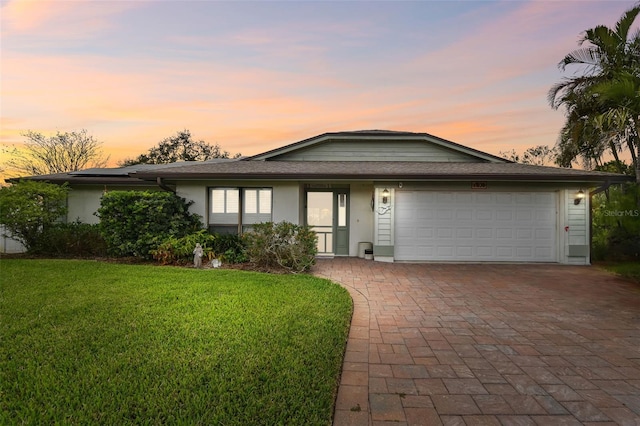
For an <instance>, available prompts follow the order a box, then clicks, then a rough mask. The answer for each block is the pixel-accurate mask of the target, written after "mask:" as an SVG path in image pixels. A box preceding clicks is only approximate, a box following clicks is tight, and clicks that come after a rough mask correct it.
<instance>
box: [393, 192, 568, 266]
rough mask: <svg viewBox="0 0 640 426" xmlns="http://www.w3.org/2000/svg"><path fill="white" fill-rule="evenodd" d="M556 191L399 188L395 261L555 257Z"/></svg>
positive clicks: (539, 259)
mask: <svg viewBox="0 0 640 426" xmlns="http://www.w3.org/2000/svg"><path fill="white" fill-rule="evenodd" d="M557 198H558V197H557V194H556V193H555V192H471V191H468V192H463V191H460V192H457V191H417V190H414V191H396V200H395V214H394V216H395V218H394V222H395V226H394V228H395V231H394V233H395V249H394V257H395V260H404V261H480V262H486V261H491V262H556V261H557V241H556V239H557V226H556V223H557V218H556V216H557Z"/></svg>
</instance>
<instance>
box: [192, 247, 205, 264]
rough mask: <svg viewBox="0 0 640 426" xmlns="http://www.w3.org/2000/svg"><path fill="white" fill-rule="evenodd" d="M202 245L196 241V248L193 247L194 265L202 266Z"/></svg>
mask: <svg viewBox="0 0 640 426" xmlns="http://www.w3.org/2000/svg"><path fill="white" fill-rule="evenodd" d="M202 255H203V251H202V246H201V245H200V243H196V248H194V249H193V265H194V266H195V267H196V268H198V269H199V268H202Z"/></svg>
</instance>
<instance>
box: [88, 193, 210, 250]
mask: <svg viewBox="0 0 640 426" xmlns="http://www.w3.org/2000/svg"><path fill="white" fill-rule="evenodd" d="M192 203H193V202H187V201H186V200H185V199H184V198H181V197H178V196H177V195H175V194H173V193H170V192H151V191H113V192H108V193H106V194H105V195H104V196H103V197H102V202H101V206H100V208H99V209H98V211H97V213H96V214H97V216H98V217H99V218H100V230H101V232H102V236H103V237H104V239H105V241H106V242H107V247H108V249H109V252H110V253H112V254H114V255H116V256H132V255H133V256H138V257H142V258H150V250H155V249H157V248H158V246H159V245H160V244H161V243H162V242H163V241H165V240H167V239H168V238H169V237H175V238H181V237H184V236H185V235H188V234H190V233H193V232H195V231H197V230H199V229H202V223H201V222H200V217H199V216H198V215H195V214H192V213H190V212H189V206H190V205H191V204H192Z"/></svg>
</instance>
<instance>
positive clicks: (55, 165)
mask: <svg viewBox="0 0 640 426" xmlns="http://www.w3.org/2000/svg"><path fill="white" fill-rule="evenodd" d="M23 136H24V137H25V138H26V141H25V143H24V146H23V147H19V148H13V149H11V150H8V152H7V153H6V154H7V156H8V158H9V159H8V160H7V161H6V166H5V169H6V171H7V172H9V173H11V174H13V175H17V176H33V175H48V174H54V173H66V172H74V171H77V170H82V169H85V168H88V167H104V166H105V165H106V163H107V161H108V157H104V156H103V154H102V151H101V145H102V142H100V141H98V140H97V139H96V138H94V137H93V136H92V135H90V134H89V133H88V132H87V130H85V129H82V130H80V131H73V132H56V134H55V135H53V136H45V135H43V134H42V133H39V132H34V131H31V130H29V131H27V132H26V133H24V134H23Z"/></svg>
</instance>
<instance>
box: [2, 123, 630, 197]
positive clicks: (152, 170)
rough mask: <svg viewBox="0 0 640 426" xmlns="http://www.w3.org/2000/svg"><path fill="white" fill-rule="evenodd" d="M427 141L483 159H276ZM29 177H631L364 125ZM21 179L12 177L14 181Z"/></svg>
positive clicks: (106, 180) (146, 181)
mask: <svg viewBox="0 0 640 426" xmlns="http://www.w3.org/2000/svg"><path fill="white" fill-rule="evenodd" d="M345 138H346V139H350V138H351V140H355V141H358V142H359V141H363V142H367V141H372V140H377V141H379V140H384V141H389V143H392V142H393V141H399V140H405V141H406V140H411V141H425V142H428V143H434V144H436V145H440V146H443V147H446V148H448V149H453V150H456V151H458V152H462V153H465V154H467V155H471V156H473V157H475V158H477V159H478V160H479V162H430V161H424V162H421V161H394V160H393V158H390V159H389V160H388V161H299V160H298V161H296V160H288V161H277V157H278V156H280V155H282V154H286V153H289V152H292V151H295V150H298V149H307V148H309V147H311V146H314V145H317V144H322V143H325V142H327V141H336V140H345ZM28 179H31V180H40V181H49V182H52V183H64V182H68V183H70V184H72V185H74V184H77V185H82V184H89V185H96V184H97V185H102V184H105V185H106V184H111V185H147V186H148V185H150V184H151V182H154V184H155V183H156V182H158V183H161V182H160V180H166V181H170V182H175V181H179V180H213V179H225V180H258V179H265V180H267V179H268V180H296V181H299V180H324V181H327V180H332V181H335V180H356V181H357V180H360V181H371V180H375V181H385V180H389V181H391V180H395V181H399V180H402V181H411V180H414V181H463V180H464V181H469V180H474V181H480V180H481V181H520V182H526V181H529V182H584V183H587V182H591V183H594V184H601V183H605V182H607V183H614V182H625V181H630V180H632V177H630V176H625V175H619V174H615V173H605V172H594V171H587V170H579V169H566V168H558V167H544V166H533V165H527V164H518V163H514V162H511V161H508V160H505V159H503V158H500V157H496V156H494V155H491V154H487V153H484V152H482V151H478V150H475V149H473V148H468V147H465V146H462V145H459V144H456V143H454V142H451V141H447V140H445V139H441V138H438V137H436V136H433V135H429V134H428V133H412V132H395V131H388V130H363V131H356V132H335V133H324V134H322V135H319V136H315V137H313V138H310V139H305V140H303V141H300V142H296V143H293V144H290V145H286V146H284V147H282V148H278V149H275V150H271V151H267V152H265V153H262V154H258V155H254V156H252V157H245V158H241V159H213V160H208V161H202V162H196V161H193V162H178V163H172V164H137V165H133V166H128V167H120V168H112V169H88V170H82V171H78V172H71V173H60V174H55V175H44V176H33V177H29V178H28ZM16 180H19V178H16V179H11V180H10V181H12V182H13V181H16Z"/></svg>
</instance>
